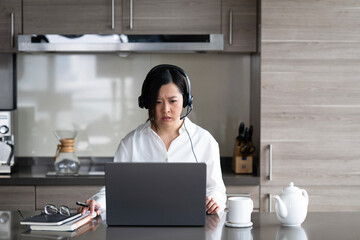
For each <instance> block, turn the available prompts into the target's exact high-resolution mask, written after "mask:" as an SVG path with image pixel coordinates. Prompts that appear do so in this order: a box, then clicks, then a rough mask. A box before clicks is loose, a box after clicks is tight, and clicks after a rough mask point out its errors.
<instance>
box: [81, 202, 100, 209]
mask: <svg viewBox="0 0 360 240" xmlns="http://www.w3.org/2000/svg"><path fill="white" fill-rule="evenodd" d="M76 205H79V206H83V207H90V205H89V204H86V203H83V202H79V201H76ZM98 209H99V208H98V207H96V206H95V210H98Z"/></svg>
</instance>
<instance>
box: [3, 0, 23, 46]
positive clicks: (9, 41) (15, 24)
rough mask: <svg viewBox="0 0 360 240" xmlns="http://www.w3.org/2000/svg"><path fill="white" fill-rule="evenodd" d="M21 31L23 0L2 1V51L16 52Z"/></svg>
mask: <svg viewBox="0 0 360 240" xmlns="http://www.w3.org/2000/svg"><path fill="white" fill-rule="evenodd" d="M19 33H21V0H1V1H0V52H16V49H17V35H18V34H19Z"/></svg>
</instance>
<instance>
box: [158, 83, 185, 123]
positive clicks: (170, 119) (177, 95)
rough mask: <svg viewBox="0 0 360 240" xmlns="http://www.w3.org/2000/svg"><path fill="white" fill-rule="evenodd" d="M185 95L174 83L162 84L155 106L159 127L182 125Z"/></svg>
mask: <svg viewBox="0 0 360 240" xmlns="http://www.w3.org/2000/svg"><path fill="white" fill-rule="evenodd" d="M183 101H184V100H183V96H182V94H181V92H180V91H179V88H178V87H177V86H176V85H175V84H174V83H172V82H171V83H169V84H166V85H163V86H161V88H160V89H159V95H158V98H157V102H156V106H155V121H156V124H157V125H158V127H160V128H161V127H180V124H181V121H180V115H181V111H182V108H183Z"/></svg>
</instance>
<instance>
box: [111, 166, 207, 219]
mask: <svg viewBox="0 0 360 240" xmlns="http://www.w3.org/2000/svg"><path fill="white" fill-rule="evenodd" d="M105 186H106V221H107V224H108V225H129V226H131V225H143V226H159V225H162V226H203V225H205V214H206V213H205V199H206V164H205V163H160V162H157V163H144V162H142V163H106V164H105Z"/></svg>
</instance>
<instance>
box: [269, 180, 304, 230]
mask: <svg viewBox="0 0 360 240" xmlns="http://www.w3.org/2000/svg"><path fill="white" fill-rule="evenodd" d="M274 198H275V200H276V204H275V210H276V216H277V218H278V219H279V221H280V222H281V224H282V225H284V226H300V225H301V223H303V222H304V220H305V218H306V214H307V207H308V204H309V196H308V194H307V192H306V191H305V190H304V189H299V188H298V187H294V183H293V182H291V183H290V184H289V186H288V187H286V188H284V189H283V190H282V193H281V195H280V197H279V196H278V195H276V196H274Z"/></svg>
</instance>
